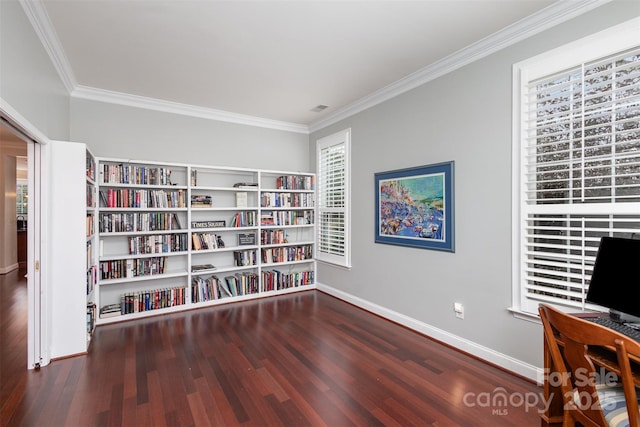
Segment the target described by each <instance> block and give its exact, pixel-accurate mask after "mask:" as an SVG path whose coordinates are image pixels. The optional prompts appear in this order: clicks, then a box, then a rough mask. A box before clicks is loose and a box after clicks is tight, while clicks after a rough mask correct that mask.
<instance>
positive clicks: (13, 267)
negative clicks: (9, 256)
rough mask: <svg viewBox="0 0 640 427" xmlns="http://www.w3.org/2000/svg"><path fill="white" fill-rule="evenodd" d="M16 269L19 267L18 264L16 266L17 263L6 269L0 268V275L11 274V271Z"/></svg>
mask: <svg viewBox="0 0 640 427" xmlns="http://www.w3.org/2000/svg"><path fill="white" fill-rule="evenodd" d="M18 267H20V264H18V263H15V264H13V265H10V266H8V267H0V274H7V273H11V272H12V271H13V270H17V269H18Z"/></svg>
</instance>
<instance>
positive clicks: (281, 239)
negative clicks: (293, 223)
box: [260, 229, 287, 245]
mask: <svg viewBox="0 0 640 427" xmlns="http://www.w3.org/2000/svg"><path fill="white" fill-rule="evenodd" d="M260 243H261V244H263V245H277V244H280V243H287V233H286V232H285V231H284V230H282V229H280V230H261V231H260Z"/></svg>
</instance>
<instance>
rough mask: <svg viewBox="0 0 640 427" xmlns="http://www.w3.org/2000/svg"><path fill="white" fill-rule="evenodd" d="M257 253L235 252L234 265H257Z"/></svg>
mask: <svg viewBox="0 0 640 427" xmlns="http://www.w3.org/2000/svg"><path fill="white" fill-rule="evenodd" d="M256 262H257V258H256V251H255V250H248V251H233V264H234V265H235V266H239V267H240V266H247V265H256Z"/></svg>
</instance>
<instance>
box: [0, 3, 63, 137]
mask: <svg viewBox="0 0 640 427" xmlns="http://www.w3.org/2000/svg"><path fill="white" fill-rule="evenodd" d="M0 97H1V98H2V99H3V100H4V101H5V102H7V103H8V104H9V105H10V106H11V108H13V109H14V110H16V111H17V112H18V113H19V114H20V115H22V116H23V117H24V118H25V119H27V120H28V121H29V123H31V124H32V125H33V126H35V127H36V128H37V129H38V130H39V131H40V132H42V133H43V134H44V135H46V136H47V137H49V138H50V139H61V140H67V139H69V122H70V119H69V94H68V92H67V90H66V88H65V86H64V84H63V83H62V81H61V80H60V78H59V76H58V73H57V72H56V70H55V68H54V67H53V65H52V63H51V61H50V59H49V56H48V55H47V53H46V51H45V50H44V48H43V47H42V43H41V42H40V40H39V39H38V36H37V35H36V33H35V31H34V30H33V27H32V26H31V23H30V22H29V20H28V19H27V16H26V14H25V12H24V10H23V9H22V6H20V3H18V2H17V1H15V0H2V1H0Z"/></svg>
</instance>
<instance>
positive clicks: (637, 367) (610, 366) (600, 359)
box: [540, 313, 640, 427]
mask: <svg viewBox="0 0 640 427" xmlns="http://www.w3.org/2000/svg"><path fill="white" fill-rule="evenodd" d="M574 315H575V316H576V317H580V318H586V317H594V316H598V315H599V314H594V313H577V314H574ZM589 355H590V356H591V358H592V359H593V362H594V363H595V364H597V365H598V366H599V367H602V368H604V369H605V370H607V371H609V372H613V373H614V374H616V375H620V368H619V367H618V361H617V358H616V354H615V350H614V349H611V350H610V351H609V350H606V349H597V350H595V351H591V350H589ZM630 360H631V369H632V370H633V382H634V383H635V384H636V385H637V386H638V387H640V358H638V357H635V356H633V355H630ZM555 371H557V370H556V368H555V366H554V364H553V360H552V359H551V353H550V352H549V349H548V347H547V340H546V339H545V340H544V386H543V391H544V398H545V402H548V401H549V397H550V396H551V397H552V400H551V404H550V405H549V406H548V410H547V411H545V412H544V413H543V414H542V420H541V424H540V425H541V426H542V427H562V420H563V413H564V410H563V406H564V403H563V401H562V391H561V390H560V387H559V386H557V385H556V386H554V385H552V384H549V381H548V379H549V374H550V373H552V372H555Z"/></svg>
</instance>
